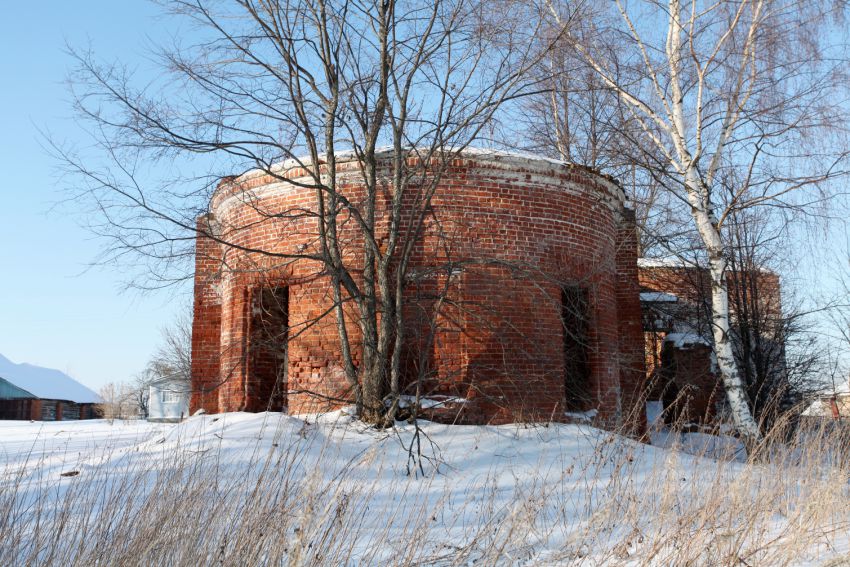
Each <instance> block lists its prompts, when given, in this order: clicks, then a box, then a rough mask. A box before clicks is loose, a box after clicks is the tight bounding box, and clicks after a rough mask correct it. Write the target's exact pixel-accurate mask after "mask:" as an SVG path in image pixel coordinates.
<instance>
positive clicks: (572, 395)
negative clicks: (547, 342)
mask: <svg viewBox="0 0 850 567" xmlns="http://www.w3.org/2000/svg"><path fill="white" fill-rule="evenodd" d="M588 320H589V317H588V299H587V291H586V290H584V289H582V288H581V287H579V286H564V287H562V288H561V325H562V326H563V333H564V335H563V336H564V386H565V392H566V408H567V411H587V410H589V409H590V408H591V405H592V399H591V395H590V361H589V356H588V352H589V345H588V332H587V331H588Z"/></svg>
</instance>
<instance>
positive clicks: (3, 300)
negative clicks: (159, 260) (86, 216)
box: [0, 0, 190, 389]
mask: <svg viewBox="0 0 850 567" xmlns="http://www.w3.org/2000/svg"><path fill="white" fill-rule="evenodd" d="M158 10H159V8H158V7H157V6H155V5H153V4H152V3H150V2H145V1H141V0H133V1H123V0H122V1H121V2H115V1H114V0H112V1H107V0H78V1H75V2H60V1H53V2H38V3H29V2H10V3H4V5H3V17H2V18H0V54H2V55H0V76H2V77H3V81H2V87H0V170H2V172H3V174H2V180H1V181H0V322H2V324H0V353H2V354H3V355H5V356H6V357H7V358H10V359H11V360H13V361H14V362H29V363H32V364H38V365H42V366H48V367H53V368H58V369H60V370H64V371H66V372H68V373H69V374H71V376H73V377H75V378H76V379H78V380H79V381H80V382H82V383H84V384H86V385H87V386H89V387H92V388H94V389H97V388H98V387H99V386H101V385H102V384H105V383H107V382H110V381H123V380H128V379H130V378H132V376H133V375H134V374H135V373H137V372H138V371H139V370H141V369H142V368H143V367H144V365H145V362H146V361H147V358H148V357H149V356H150V354H151V353H152V352H153V351H154V349H155V347H156V344H157V341H158V339H159V334H160V328H161V327H162V326H164V325H166V324H168V323H169V322H170V321H171V320H172V319H173V317H174V314H175V312H176V311H177V310H179V309H180V308H182V306H183V305H185V304H186V302H187V301H188V300H189V298H188V297H187V293H188V292H189V291H190V290H188V288H187V287H185V286H184V288H181V289H172V290H169V291H168V292H165V293H159V294H153V295H146V296H141V295H139V294H138V293H137V292H122V291H121V288H122V285H121V284H122V281H123V280H122V274H121V271H120V269H119V268H116V267H95V268H93V269H90V270H87V265H88V264H90V263H91V262H92V261H93V260H94V259H95V258H96V256H97V254H98V252H99V251H100V249H101V246H102V245H103V243H102V242H100V241H98V240H96V239H94V238H93V237H92V235H91V234H90V233H89V232H87V231H86V230H85V229H84V228H82V227H81V226H80V224H81V222H82V205H79V204H76V203H67V204H63V205H62V206H59V207H54V205H55V204H56V203H57V202H58V201H60V200H61V199H62V197H63V195H62V193H61V192H60V191H59V187H60V184H59V180H58V173H57V171H56V162H55V160H54V159H53V158H52V157H50V156H49V155H48V153H47V152H46V151H45V150H44V149H43V147H42V146H43V142H42V141H41V140H40V134H39V130H49V131H50V133H51V136H53V137H55V138H56V139H57V140H60V141H63V142H66V143H70V144H75V145H82V144H86V143H88V141H87V139H86V138H85V137H84V135H83V134H82V132H81V131H80V129H79V127H78V126H77V125H76V124H75V123H74V121H73V119H72V111H71V108H70V101H69V100H70V96H69V93H68V90H67V88H66V86H65V84H64V79H65V77H66V75H67V73H68V71H69V69H70V67H71V66H72V62H71V59H70V57H69V56H68V55H66V53H65V52H64V50H65V45H66V42H67V43H69V44H72V45H74V46H78V47H83V48H84V47H86V46H87V45H90V46H91V47H92V49H93V50H94V51H95V52H96V53H97V54H99V55H102V56H104V57H107V58H116V59H124V60H127V61H131V62H140V61H144V56H145V53H146V51H147V49H148V48H149V47H150V45H151V43H152V42H156V41H158V40H159V39H163V37H161V34H164V33H165V31H164V29H163V24H164V23H165V22H164V21H163V20H162V19H158V18H156V17H155V15H156V14H157V13H158ZM157 34H160V37H158V36H157ZM142 70H143V69H142ZM51 209H53V210H51Z"/></svg>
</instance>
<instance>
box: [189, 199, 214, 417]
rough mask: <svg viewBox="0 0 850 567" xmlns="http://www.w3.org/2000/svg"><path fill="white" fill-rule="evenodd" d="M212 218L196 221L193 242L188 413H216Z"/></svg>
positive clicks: (206, 217)
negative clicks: (201, 411) (193, 275)
mask: <svg viewBox="0 0 850 567" xmlns="http://www.w3.org/2000/svg"><path fill="white" fill-rule="evenodd" d="M214 222H215V218H214V217H213V216H212V215H203V216H201V217H199V218H198V236H197V240H196V242H195V304H194V319H193V322H192V398H191V401H190V411H191V412H192V413H194V412H195V411H197V410H199V409H203V410H205V411H206V412H208V413H216V412H218V411H219V407H218V395H217V392H216V390H217V388H218V385H219V379H220V378H219V374H220V364H219V362H220V344H221V295H220V291H219V289H218V287H219V282H220V270H221V268H222V262H221V260H222V258H221V247H220V246H219V244H218V243H216V242H215V241H214V240H213V239H212V238H210V237H209V236H207V235H209V234H212V233H214Z"/></svg>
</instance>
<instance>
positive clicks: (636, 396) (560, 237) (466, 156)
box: [191, 151, 716, 427]
mask: <svg viewBox="0 0 850 567" xmlns="http://www.w3.org/2000/svg"><path fill="white" fill-rule="evenodd" d="M379 173H380V174H382V175H385V176H388V175H390V173H391V171H390V169H389V166H388V165H386V166H384V168H383V169H382V170H381V171H380V172H379ZM336 174H337V177H338V179H339V180H340V183H341V187H342V189H341V191H342V192H343V193H344V194H345V196H346V198H347V199H348V200H349V201H351V202H354V203H356V202H357V201H358V200H359V199H362V198H364V188H363V185H362V183H361V182H360V181H359V180H360V179H361V177H360V171H359V165H358V163H357V162H356V161H355V160H353V159H351V158H344V157H341V158H340V159H339V160H338V162H337V171H336ZM311 185H312V182H311V178H310V177H309V176H308V175H307V172H306V171H305V170H304V169H302V168H301V167H298V166H292V167H289V168H285V167H281V168H280V169H279V170H277V171H276V172H275V175H274V176H270V175H268V174H264V173H260V172H249V173H246V174H244V175H242V176H240V177H237V178H228V179H225V180H223V181H222V182H221V183H220V184H219V187H218V189H217V190H216V191H215V193H214V195H213V197H212V200H211V203H210V209H209V213H208V214H207V215H204V216H202V217H200V218H199V219H198V223H199V234H202V235H204V236H199V237H198V239H197V242H196V273H195V307H194V327H193V336H192V386H193V393H192V400H191V411H192V412H195V411H197V410H199V409H203V410H205V411H206V412H209V413H216V412H225V411H265V410H273V411H281V410H282V411H287V412H290V413H307V412H317V411H325V410H331V409H335V408H339V407H341V406H344V405H348V404H350V403H351V402H352V392H351V388H350V386H349V384H348V382H347V380H346V378H345V373H344V371H343V360H342V358H341V354H340V341H339V338H338V330H337V324H336V318H335V316H334V315H333V313H332V307H333V305H334V303H333V300H332V297H331V294H330V285H329V281H330V280H329V279H328V278H329V276H328V275H327V274H325V273H323V272H322V270H321V265H320V264H319V263H318V262H316V261H311V260H309V259H308V258H305V257H303V256H304V255H305V254H306V255H309V254H308V253H309V252H310V250H312V249H314V247H316V240H317V238H316V236H317V230H318V228H317V227H318V224H317V222H316V218H315V215H311V214H310V213H311V211H312V210H313V208H314V203H315V198H316V197H315V188H314V187H312V186H311ZM293 211H301V212H302V213H303V214H292V212H293ZM378 220H379V221H380V220H381V219H378ZM379 224H380V222H379ZM340 230H341V231H342V233H343V234H342V237H343V238H346V237H350V241H351V242H352V243H353V244H352V246H350V247H348V248H346V249H345V251H344V254H348V255H349V256H347V257H346V258H345V259H346V260H347V261H352V262H356V261H357V258H358V257H357V254H358V245H357V244H356V242H357V236H356V234H355V233H354V229H352V228H351V227H350V226H346V225H344V224H341V226H340ZM345 231H352V232H351V234H350V235H346V234H345ZM359 246H362V244H360V245H359ZM408 275H409V277H408V278H407V281H408V284H407V286H406V287H405V291H404V295H403V298H402V299H403V301H402V304H403V310H404V315H405V316H404V321H405V336H406V337H407V340H406V341H405V344H404V346H403V351H402V368H403V370H404V372H403V380H404V383H403V384H402V390H403V393H404V394H407V395H413V394H414V393H415V391H418V392H419V394H420V395H421V396H422V397H424V398H427V399H428V400H429V403H428V407H427V408H425V406H424V405H423V415H424V416H425V417H430V418H432V419H441V420H446V421H453V422H463V423H506V422H512V421H568V420H570V419H576V418H586V417H589V416H593V417H594V418H595V421H596V423H599V424H601V425H605V426H608V427H614V426H617V425H619V424H622V423H623V422H625V421H628V420H631V421H632V422H633V423H638V424H639V427H640V424H641V421H642V420H643V419H644V418H643V415H644V414H643V410H642V406H643V404H642V403H639V402H638V400H641V399H642V398H641V394H642V391H643V389H644V387H645V381H646V372H647V370H646V368H647V366H646V364H647V354H646V353H647V350H646V348H647V344H646V335H645V332H646V331H647V329H646V321H645V320H646V317H645V316H643V315H642V312H641V282H640V281H639V275H638V258H637V233H636V227H635V222H634V213H633V212H632V211H631V210H630V209H629V208H628V207H627V205H626V199H625V194H624V192H623V190H622V189H621V188H620V187H619V185H618V184H617V183H616V182H615V181H614V180H612V179H610V178H608V177H606V176H604V175H601V174H599V173H596V172H594V171H591V170H588V169H586V168H582V167H578V166H574V165H570V164H565V163H561V162H554V161H551V160H546V159H541V158H535V157H529V156H521V155H513V154H502V153H495V152H492V153H487V152H481V151H471V152H466V153H462V154H460V155H458V156H455V157H453V159H452V161H451V163H450V165H449V166H448V168H447V169H445V171H443V173H442V177H441V179H440V184H439V187H438V190H437V191H436V193H435V196H434V198H433V201H432V202H431V207H430V209H429V214H428V218H427V219H426V223H425V226H424V228H423V231H422V234H421V238H420V239H419V240H418V241H417V248H416V252H415V254H414V256H413V259H412V265H411V266H410V268H409V270H408ZM644 309H646V306H644ZM346 316H347V317H349V316H350V318H351V319H350V320H347V323H349V325H348V327H349V328H351V329H356V321H355V319H354V318H355V314H354V313H353V311H352V312H351V313H347V315H346ZM352 342H353V345H354V349H355V352H353V358H354V360H355V363H357V361H358V359H359V352H358V351H357V350H358V348H359V346H358V343H357V340H356V337H355V339H354V340H353V341H352ZM715 380H716V379H715ZM635 420H636V421H635Z"/></svg>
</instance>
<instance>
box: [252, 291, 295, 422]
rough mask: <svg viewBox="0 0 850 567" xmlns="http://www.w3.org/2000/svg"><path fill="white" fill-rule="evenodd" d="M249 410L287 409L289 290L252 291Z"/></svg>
mask: <svg viewBox="0 0 850 567" xmlns="http://www.w3.org/2000/svg"><path fill="white" fill-rule="evenodd" d="M251 327H252V332H251V345H250V350H251V375H252V382H253V388H252V392H251V398H252V400H251V403H250V406H252V407H254V408H256V409H257V410H258V411H282V410H285V408H286V391H287V389H288V384H287V370H288V366H289V356H288V348H287V342H288V340H289V288H288V287H286V286H275V287H265V288H260V289H257V290H255V292H254V298H253V305H252V325H251Z"/></svg>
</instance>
